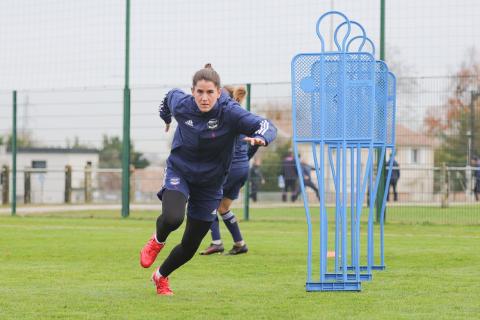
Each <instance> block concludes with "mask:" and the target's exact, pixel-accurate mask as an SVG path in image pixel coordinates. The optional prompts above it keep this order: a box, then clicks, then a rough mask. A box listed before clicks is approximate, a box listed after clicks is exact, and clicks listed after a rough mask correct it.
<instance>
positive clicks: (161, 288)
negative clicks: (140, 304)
mask: <svg viewBox="0 0 480 320" xmlns="http://www.w3.org/2000/svg"><path fill="white" fill-rule="evenodd" d="M158 269H160V268H157V269H156V270H155V271H154V272H153V274H152V282H153V283H154V284H155V287H156V288H157V294H159V295H162V296H173V291H172V290H171V289H170V286H169V284H168V278H165V277H162V276H158V275H157V270H158Z"/></svg>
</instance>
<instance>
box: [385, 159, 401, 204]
mask: <svg viewBox="0 0 480 320" xmlns="http://www.w3.org/2000/svg"><path fill="white" fill-rule="evenodd" d="M390 157H391V156H390ZM389 163H390V160H388V162H387V165H388V164H389ZM399 179H400V168H399V165H398V162H397V161H396V160H395V159H393V169H392V175H391V177H390V185H389V186H388V191H387V201H390V187H392V189H393V201H398V192H397V183H398V180H399Z"/></svg>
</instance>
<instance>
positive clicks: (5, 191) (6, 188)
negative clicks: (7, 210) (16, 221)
mask: <svg viewBox="0 0 480 320" xmlns="http://www.w3.org/2000/svg"><path fill="white" fill-rule="evenodd" d="M2 185H3V187H2V204H9V201H8V200H9V197H8V196H9V195H10V168H9V167H8V166H7V165H3V167H2Z"/></svg>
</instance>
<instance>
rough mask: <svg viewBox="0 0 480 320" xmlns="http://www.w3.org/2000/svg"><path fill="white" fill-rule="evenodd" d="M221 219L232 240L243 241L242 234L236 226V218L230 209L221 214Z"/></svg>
mask: <svg viewBox="0 0 480 320" xmlns="http://www.w3.org/2000/svg"><path fill="white" fill-rule="evenodd" d="M221 216H222V219H223V222H224V223H225V225H226V226H227V229H228V231H230V233H231V235H232V238H233V241H234V242H240V241H243V238H242V234H241V233H240V227H239V226H238V222H237V219H236V218H235V215H234V214H233V212H232V211H228V212H226V213H225V214H222V215H221Z"/></svg>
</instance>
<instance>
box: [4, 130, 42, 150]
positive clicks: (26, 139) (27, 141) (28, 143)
mask: <svg viewBox="0 0 480 320" xmlns="http://www.w3.org/2000/svg"><path fill="white" fill-rule="evenodd" d="M11 145H12V135H11V134H9V135H8V136H7V148H10V147H11ZM28 147H38V143H37V142H36V141H35V140H34V139H33V137H32V135H31V134H29V133H26V134H23V135H22V134H17V148H28Z"/></svg>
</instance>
